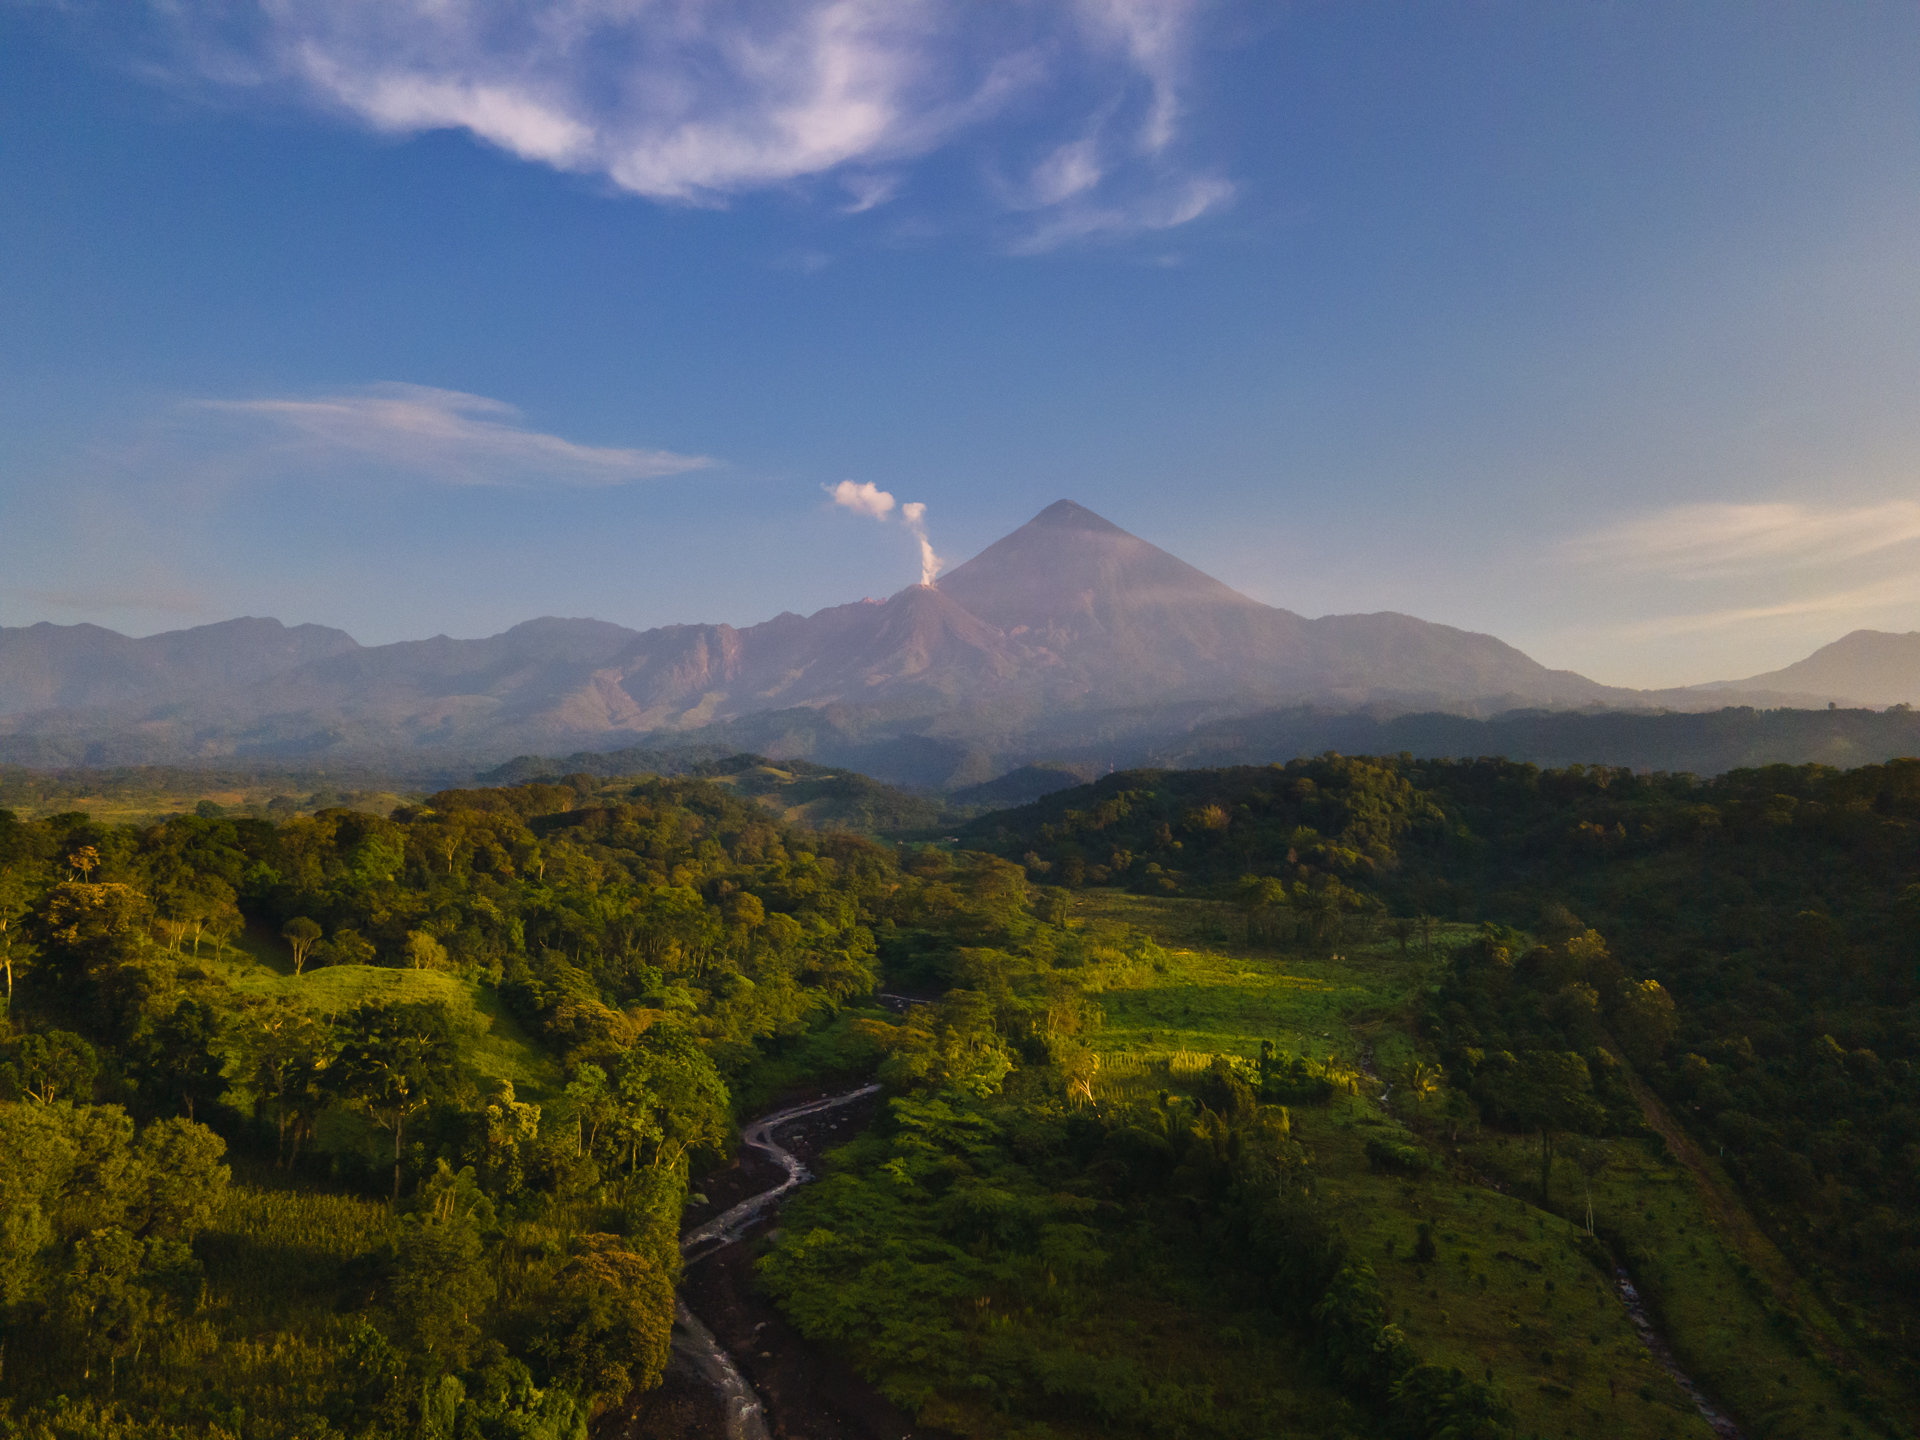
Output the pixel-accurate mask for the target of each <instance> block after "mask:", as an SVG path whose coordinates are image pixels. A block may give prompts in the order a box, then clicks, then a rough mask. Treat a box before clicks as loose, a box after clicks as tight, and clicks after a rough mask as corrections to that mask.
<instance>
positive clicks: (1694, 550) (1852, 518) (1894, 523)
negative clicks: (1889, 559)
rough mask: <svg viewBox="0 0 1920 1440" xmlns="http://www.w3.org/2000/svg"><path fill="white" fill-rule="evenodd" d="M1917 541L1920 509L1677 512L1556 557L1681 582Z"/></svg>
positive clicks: (1898, 503)
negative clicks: (1651, 574) (1677, 579)
mask: <svg viewBox="0 0 1920 1440" xmlns="http://www.w3.org/2000/svg"><path fill="white" fill-rule="evenodd" d="M1914 540H1920V502H1916V501H1912V500H1888V501H1882V502H1879V503H1877V504H1871V505H1856V506H1851V507H1824V508H1823V507H1819V506H1812V505H1795V504H1790V503H1784V502H1779V503H1762V504H1751V505H1726V504H1716V505H1679V506H1675V507H1673V508H1671V509H1667V510H1661V511H1657V512H1655V513H1653V514H1650V515H1645V516H1642V517H1640V518H1638V519H1634V520H1629V521H1626V522H1625V523H1623V524H1620V525H1615V526H1609V527H1608V528H1606V529H1603V530H1597V531H1594V532H1593V533H1591V534H1588V535H1584V536H1580V537H1578V538H1577V539H1574V540H1571V541H1568V542H1566V544H1565V545H1563V546H1562V547H1561V553H1562V555H1563V556H1564V557H1565V558H1567V559H1570V560H1574V561H1579V562H1583V563H1587V564H1594V565H1605V566H1610V567H1614V568H1618V569H1627V570H1635V571H1644V572H1659V573H1664V574H1668V575H1672V576H1674V577H1676V578H1680V579H1704V578H1711V577H1715V576H1732V575H1740V574H1749V573H1754V572H1758V571H1773V570H1779V569H1782V568H1805V567H1809V566H1819V565H1828V564H1833V563H1836V562H1840V561H1846V560H1857V559H1860V558H1862V557H1864V556H1868V555H1872V554H1875V553H1877V552H1880V551H1884V550H1889V549H1892V548H1893V547H1895V546H1898V545H1905V544H1907V543H1909V542H1911V541H1914Z"/></svg>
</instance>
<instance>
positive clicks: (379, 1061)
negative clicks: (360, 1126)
mask: <svg viewBox="0 0 1920 1440" xmlns="http://www.w3.org/2000/svg"><path fill="white" fill-rule="evenodd" d="M453 1075H454V1044H453V1028H452V1026H451V1024H450V1023H449V1022H448V1019H447V1012H446V1008H445V1007H444V1006H441V1005H432V1004H426V1003H423V1002H418V1001H415V1002H407V1003H401V1004H377V1003H376V1004H367V1005H362V1006H360V1007H359V1008H358V1009H357V1010H354V1011H353V1012H352V1013H350V1014H349V1015H348V1016H347V1017H346V1019H345V1020H344V1021H343V1022H342V1024H341V1027H340V1054H339V1057H338V1058H337V1059H336V1060H335V1061H334V1063H333V1064H332V1065H331V1066H329V1067H328V1074H327V1083H328V1086H329V1088H330V1089H332V1090H333V1092H334V1093H335V1094H337V1095H339V1096H340V1097H341V1098H342V1099H344V1100H346V1101H347V1102H348V1103H350V1104H352V1105H355V1106H357V1107H359V1109H360V1110H362V1111H363V1112H365V1114H366V1116H367V1118H368V1119H369V1120H371V1121H372V1122H373V1123H374V1124H375V1125H376V1126H378V1127H379V1128H380V1129H382V1130H385V1131H388V1132H390V1133H391V1134H392V1136H393V1196H394V1199H395V1200H398V1199H399V1198H400V1162H401V1158H402V1156H403V1154H404V1150H403V1148H402V1147H403V1146H404V1144H405V1139H406V1129H407V1122H408V1121H410V1120H412V1119H413V1117H414V1116H416V1115H418V1114H419V1113H420V1112H421V1111H422V1110H425V1109H426V1108H427V1107H428V1106H429V1105H431V1104H432V1103H433V1102H434V1101H435V1100H437V1099H439V1098H440V1097H441V1096H442V1095H444V1094H445V1093H446V1092H447V1090H448V1089H449V1088H450V1087H451V1086H452V1083H453Z"/></svg>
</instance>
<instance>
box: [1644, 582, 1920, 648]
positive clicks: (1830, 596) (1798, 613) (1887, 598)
mask: <svg viewBox="0 0 1920 1440" xmlns="http://www.w3.org/2000/svg"><path fill="white" fill-rule="evenodd" d="M1914 604H1920V575H1894V576H1889V577H1888V578H1886V579H1884V580H1880V581H1876V582H1875V583H1873V584H1871V585H1856V586H1852V587H1849V588H1848V589H1845V590H1834V591H1829V592H1827V593H1825V594H1820V595H1806V596H1799V597H1796V598H1793V599H1789V600H1780V601H1775V602H1773V603H1771V604H1765V605H1738V606H1728V607H1726V608H1724V609H1718V610H1703V611H1699V612H1696V613H1694V614H1687V615H1662V616H1658V617H1656V618H1654V619H1650V620H1640V621H1635V622H1632V623H1630V624H1626V625H1621V626H1618V627H1616V628H1615V629H1614V631H1613V633H1614V634H1616V635H1618V636H1620V637H1622V638H1624V639H1633V640H1655V639H1662V638H1665V637H1668V636H1675V635H1699V634H1705V633H1708V632H1711V631H1715V630H1729V629H1732V628H1734V627H1736V626H1741V625H1756V624H1764V623H1770V622H1778V621H1783V620H1795V619H1822V618H1825V617H1827V616H1848V615H1851V616H1854V617H1856V618H1863V617H1866V616H1870V615H1872V614H1874V613H1875V612H1879V611H1884V610H1886V609H1887V608H1889V607H1891V606H1899V605H1914Z"/></svg>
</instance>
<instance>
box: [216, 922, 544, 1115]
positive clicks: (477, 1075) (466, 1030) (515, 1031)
mask: <svg viewBox="0 0 1920 1440" xmlns="http://www.w3.org/2000/svg"><path fill="white" fill-rule="evenodd" d="M211 964H212V965H213V966H214V967H215V968H217V969H218V970H219V971H220V972H221V975H222V978H224V979H225V980H226V982H227V983H228V984H229V985H231V986H232V987H233V988H234V989H235V990H237V991H239V992H240V993H241V994H243V995H257V996H259V997H261V998H263V999H280V1000H291V1001H293V1002H295V1003H296V1004H300V1005H304V1006H306V1007H307V1008H308V1009H309V1010H311V1011H313V1012H314V1013H315V1014H317V1015H321V1016H333V1015H338V1014H341V1013H342V1012H344V1011H347V1010H351V1009H353V1008H354V1007H355V1006H356V1005H361V1004H365V1003H366V1002H368V1001H383V1002H404V1001H422V1000H424V1001H430V1002H433V1003H435V1004H439V1005H444V1006H445V1007H446V1009H447V1014H448V1017H449V1018H450V1019H451V1020H452V1022H453V1028H454V1037H455V1041H456V1043H457V1045H458V1047H459V1053H460V1064H461V1066H462V1067H463V1068H464V1069H465V1070H466V1072H467V1073H468V1075H469V1076H470V1077H471V1078H472V1079H474V1080H475V1081H476V1082H481V1083H483V1084H486V1085H487V1086H488V1088H497V1087H498V1085H499V1084H500V1083H502V1082H507V1083H511V1084H512V1086H513V1088H514V1092H515V1094H516V1095H517V1096H518V1097H519V1098H520V1099H521V1100H524V1101H532V1102H535V1103H544V1102H546V1101H548V1100H551V1099H552V1098H553V1097H555V1096H557V1095H558V1094H559V1093H560V1090H561V1088H562V1086H563V1085H564V1084H565V1079H564V1077H563V1076H562V1075H561V1073H560V1067H559V1065H558V1064H557V1063H556V1062H555V1060H554V1059H553V1057H552V1056H550V1055H548V1054H547V1053H546V1052H544V1051H542V1050H541V1049H540V1048H539V1047H538V1046H537V1045H535V1044H534V1043H533V1040H532V1039H531V1037H529V1036H528V1035H527V1033H526V1031H525V1030H523V1029H522V1028H521V1026H520V1023H519V1022H518V1021H517V1020H515V1019H514V1018H513V1015H512V1014H511V1013H510V1012H509V1011H508V1010H507V1008H506V1006H505V1005H504V1004H503V1003H501V1000H500V996H499V994H498V992H497V991H495V990H494V989H493V988H492V987H491V986H488V985H483V984H480V983H479V982H477V981H473V980H465V979H462V978H461V977H459V976H457V975H450V974H447V973H445V972H443V971H439V970H398V969H394V968H391V967H389V966H382V965H328V966H323V967H321V968H320V969H317V970H312V969H310V970H308V971H307V972H306V973H305V974H303V975H295V974H294V973H293V962H292V959H291V957H290V956H289V955H288V954H287V952H286V949H285V947H284V946H282V945H281V944H280V942H279V941H278V940H277V939H274V938H273V937H271V936H268V935H265V934H262V933H259V932H248V933H247V934H245V935H242V936H239V937H237V938H236V941H235V943H234V944H233V945H232V946H231V947H230V948H229V949H228V950H227V952H226V954H225V956H224V957H223V958H221V959H219V960H217V961H213V962H211Z"/></svg>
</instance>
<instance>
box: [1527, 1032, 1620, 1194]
mask: <svg viewBox="0 0 1920 1440" xmlns="http://www.w3.org/2000/svg"><path fill="white" fill-rule="evenodd" d="M1520 1060H1521V1064H1520V1073H1519V1075H1518V1076H1517V1077H1516V1078H1515V1082H1514V1088H1513V1094H1512V1097H1511V1103H1512V1105H1513V1109H1514V1113H1515V1114H1517V1115H1518V1116H1519V1117H1520V1119H1521V1122H1522V1123H1523V1124H1525V1125H1526V1126H1527V1128H1528V1129H1530V1130H1537V1131H1538V1132H1539V1134H1540V1208H1541V1209H1543V1210H1544V1209H1546V1208H1547V1202H1548V1199H1549V1198H1550V1190H1551V1185H1552V1181H1553V1156H1554V1150H1555V1147H1556V1145H1557V1144H1558V1142H1559V1139H1560V1136H1561V1134H1562V1133H1563V1132H1565V1131H1568V1130H1580V1129H1583V1128H1586V1127H1589V1126H1591V1125H1593V1124H1595V1123H1597V1122H1598V1121H1600V1120H1602V1119H1604V1115H1603V1114H1602V1112H1601V1110H1600V1107H1599V1106H1598V1105H1597V1104H1596V1103H1595V1102H1594V1099H1593V1075H1592V1072H1590V1071H1589V1070H1588V1069H1587V1062H1586V1061H1585V1059H1583V1058H1582V1057H1581V1056H1579V1055H1578V1054H1575V1053H1574V1052H1572V1051H1559V1050H1529V1051H1527V1052H1525V1053H1524V1054H1523V1055H1522V1056H1521V1057H1520Z"/></svg>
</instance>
